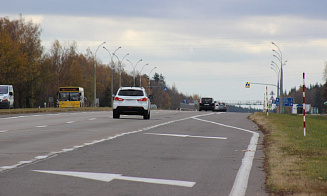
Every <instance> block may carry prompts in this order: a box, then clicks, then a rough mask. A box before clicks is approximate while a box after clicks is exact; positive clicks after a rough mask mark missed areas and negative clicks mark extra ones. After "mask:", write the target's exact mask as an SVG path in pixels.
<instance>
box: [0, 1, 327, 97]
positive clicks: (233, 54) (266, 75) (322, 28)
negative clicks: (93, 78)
mask: <svg viewBox="0 0 327 196" xmlns="http://www.w3.org/2000/svg"><path fill="white" fill-rule="evenodd" d="M326 8H327V1H326V0H311V1H308V0H274V1H268V0H247V1H244V0H173V1H170V0H166V1H162V0H116V1H112V0H107V1H104V0H92V1H86V0H10V1H8V0H0V16H1V17H4V16H7V17H9V19H17V18H19V14H20V13H21V14H22V15H23V17H25V19H26V20H33V22H35V23H38V24H40V26H41V28H42V30H43V31H42V35H41V39H42V45H43V46H44V47H45V48H46V49H49V48H50V46H51V43H52V42H53V41H54V40H55V39H58V40H59V41H60V42H61V43H62V44H64V43H72V42H73V41H76V42H77V46H78V51H79V52H80V53H83V54H84V53H86V49H87V48H90V49H91V50H92V51H93V52H95V50H96V48H97V47H98V46H99V45H100V44H101V43H102V42H103V41H106V44H105V47H106V48H108V49H109V50H110V52H113V51H114V50H115V49H116V48H118V47H119V46H121V47H122V48H121V49H120V50H118V51H117V53H116V54H117V56H119V57H120V58H122V57H123V56H125V54H127V53H129V54H130V55H129V56H128V57H127V59H129V60H130V61H131V62H134V64H135V63H136V62H137V61H138V60H139V59H142V60H143V61H142V62H140V63H139V64H138V66H137V67H136V69H137V70H138V71H140V70H141V68H142V67H143V65H145V64H147V63H148V64H149V65H148V66H146V67H144V69H143V73H146V74H147V75H148V74H149V72H150V70H151V69H152V68H154V67H157V68H156V69H155V70H154V71H155V72H158V73H161V74H163V75H164V76H165V78H166V82H167V84H168V86H170V87H171V86H172V85H175V86H176V87H177V89H178V90H179V91H180V92H183V93H185V94H188V95H193V94H199V95H200V96H211V97H214V98H215V99H216V100H263V99H264V93H265V89H266V87H265V86H263V85H255V84H252V85H251V87H250V88H249V89H246V88H245V83H246V82H253V83H267V84H275V85H276V83H277V75H276V73H275V71H274V70H272V69H271V61H275V62H276V63H278V64H279V61H278V59H277V58H275V57H273V55H274V54H276V53H274V52H273V51H272V49H275V50H278V49H277V48H276V46H274V45H272V44H271V42H274V43H276V44H277V45H278V46H279V48H280V50H281V52H282V58H283V61H285V60H287V63H286V65H285V66H284V90H286V91H289V90H290V89H291V88H292V87H297V88H298V87H299V86H300V85H302V73H303V72H305V73H306V84H307V85H309V84H316V83H318V84H322V83H324V80H323V70H324V67H325V62H326V59H327V12H326ZM97 57H98V58H99V60H101V61H102V62H103V63H108V62H109V58H110V57H109V55H108V53H107V52H106V51H105V50H104V49H100V50H99V51H98V53H97ZM124 64H125V67H124V68H125V70H126V71H127V72H131V71H132V66H131V65H130V63H128V62H127V61H124ZM153 73H154V72H153ZM153 73H152V75H153ZM84 88H87V87H84ZM268 90H269V91H271V90H273V91H274V92H275V93H276V87H273V86H268Z"/></svg>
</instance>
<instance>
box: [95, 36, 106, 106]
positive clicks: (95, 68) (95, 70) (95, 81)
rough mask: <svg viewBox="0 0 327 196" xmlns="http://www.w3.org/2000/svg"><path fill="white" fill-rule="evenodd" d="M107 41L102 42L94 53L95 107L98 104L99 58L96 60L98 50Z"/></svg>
mask: <svg viewBox="0 0 327 196" xmlns="http://www.w3.org/2000/svg"><path fill="white" fill-rule="evenodd" d="M105 43H106V42H102V44H100V45H99V46H98V48H97V49H96V51H95V54H94V107H96V106H97V60H96V56H97V52H98V50H99V48H100V46H102V45H103V44H105Z"/></svg>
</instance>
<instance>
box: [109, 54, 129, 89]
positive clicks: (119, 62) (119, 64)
mask: <svg viewBox="0 0 327 196" xmlns="http://www.w3.org/2000/svg"><path fill="white" fill-rule="evenodd" d="M113 55H114V56H115V57H117V59H118V66H119V87H121V66H122V63H123V61H124V59H125V57H126V56H127V55H129V53H127V54H126V55H125V56H124V57H123V59H122V60H121V61H120V60H119V58H118V56H117V55H116V54H115V53H114V54H113Z"/></svg>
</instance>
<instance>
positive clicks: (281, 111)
mask: <svg viewBox="0 0 327 196" xmlns="http://www.w3.org/2000/svg"><path fill="white" fill-rule="evenodd" d="M271 44H273V45H274V46H276V47H277V49H278V52H277V51H276V50H274V49H273V50H272V51H273V52H275V53H276V54H277V55H278V56H276V55H273V56H274V57H275V58H277V59H278V61H279V62H280V83H279V85H280V88H279V94H280V99H279V100H280V105H279V108H280V113H283V80H284V78H283V54H282V51H281V50H280V48H279V47H278V46H277V45H276V44H275V43H274V42H271ZM286 62H287V61H285V62H284V63H286Z"/></svg>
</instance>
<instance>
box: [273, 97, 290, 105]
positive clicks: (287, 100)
mask: <svg viewBox="0 0 327 196" xmlns="http://www.w3.org/2000/svg"><path fill="white" fill-rule="evenodd" d="M276 106H280V98H279V97H277V98H276ZM283 106H293V98H290V97H283Z"/></svg>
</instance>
